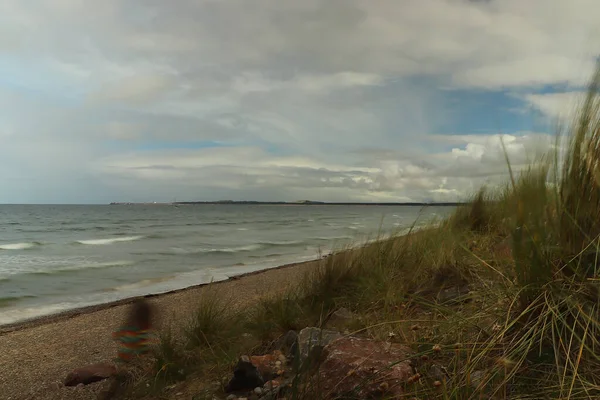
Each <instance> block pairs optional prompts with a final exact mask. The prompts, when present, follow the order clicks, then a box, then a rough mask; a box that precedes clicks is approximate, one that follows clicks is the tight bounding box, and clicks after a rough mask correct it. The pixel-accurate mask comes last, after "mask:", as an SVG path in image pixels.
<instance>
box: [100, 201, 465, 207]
mask: <svg viewBox="0 0 600 400" xmlns="http://www.w3.org/2000/svg"><path fill="white" fill-rule="evenodd" d="M465 204H467V203H464V202H446V203H351V202H347V203H341V202H340V203H338V202H335V203H329V202H320V201H308V200H306V201H297V202H286V201H230V200H223V201H175V202H171V203H159V202H147V203H130V202H113V203H110V205H111V206H149V205H156V206H185V205H269V206H422V207H426V206H433V207H440V206H441V207H456V206H461V205H465Z"/></svg>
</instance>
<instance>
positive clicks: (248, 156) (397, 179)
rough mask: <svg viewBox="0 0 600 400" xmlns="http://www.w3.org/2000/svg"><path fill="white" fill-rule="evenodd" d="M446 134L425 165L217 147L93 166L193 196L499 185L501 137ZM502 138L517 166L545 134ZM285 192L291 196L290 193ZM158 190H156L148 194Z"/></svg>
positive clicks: (382, 194)
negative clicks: (447, 144) (334, 160)
mask: <svg viewBox="0 0 600 400" xmlns="http://www.w3.org/2000/svg"><path fill="white" fill-rule="evenodd" d="M449 139H450V140H449V141H453V142H455V143H456V144H457V145H456V146H455V147H453V148H451V149H450V150H449V151H442V152H437V153H435V154H433V155H430V156H429V157H428V159H429V161H430V162H431V163H430V164H429V165H421V163H419V162H415V161H412V160H410V159H402V158H398V157H397V156H396V155H392V154H390V155H388V156H384V155H381V156H379V157H377V158H374V159H372V160H371V162H368V163H364V162H363V163H361V164H346V165H344V164H331V163H330V162H329V161H328V160H327V158H326V157H312V158H310V157H302V158H299V157H295V156H290V157H282V156H277V155H273V154H269V153H268V152H265V151H264V150H262V149H260V148H258V147H220V148H206V149H200V150H176V151H152V152H134V153H128V154H124V155H122V156H113V157H110V158H107V159H105V160H102V161H101V162H100V163H98V164H97V167H96V168H97V169H98V171H99V172H100V173H101V174H102V175H107V176H109V177H111V178H112V177H117V178H118V181H119V182H129V184H128V185H131V187H135V182H138V183H139V182H141V181H148V182H152V183H153V184H154V185H157V186H158V187H162V185H163V184H165V183H166V184H169V185H170V186H171V187H173V185H175V187H177V188H178V189H177V192H178V193H187V194H188V196H190V197H192V196H194V195H196V194H195V193H197V192H196V189H195V188H207V187H210V188H213V189H214V188H219V189H227V190H235V191H237V192H238V193H242V194H246V195H248V193H253V190H254V189H256V188H261V193H258V194H254V196H256V198H257V199H259V200H267V199H271V197H272V196H273V195H274V194H276V193H278V191H279V190H280V189H281V188H285V189H286V192H285V193H284V194H278V195H279V196H283V198H277V200H294V199H297V198H310V199H315V200H326V201H336V200H342V199H343V196H346V200H355V201H360V200H364V199H367V198H369V199H379V200H380V201H384V199H392V198H396V199H405V200H406V201H423V200H425V201H431V200H438V201H442V200H445V201H455V200H458V199H464V198H465V197H466V196H468V195H470V194H471V193H472V192H473V191H474V190H476V188H477V187H478V186H479V185H481V184H484V183H487V184H491V185H494V184H500V183H503V182H504V181H505V180H506V179H507V177H508V175H507V174H508V169H507V166H506V161H505V158H504V150H503V148H502V145H501V143H500V139H501V138H500V136H494V137H489V136H467V135H465V136H458V135H457V136H455V137H450V138H449ZM502 139H503V140H504V142H505V148H506V151H507V154H508V156H509V158H510V160H511V163H512V166H513V169H514V170H515V171H517V172H518V171H519V170H520V169H521V168H523V167H525V166H526V165H527V163H528V160H532V159H533V157H532V155H535V151H536V150H543V149H544V146H543V143H545V145H546V147H545V149H546V150H547V149H548V147H547V146H548V145H549V144H550V143H551V139H552V138H551V137H550V136H543V135H522V136H512V135H504V137H502ZM382 154H383V153H382ZM421 156H423V157H425V155H421ZM174 180H178V182H179V183H178V184H175V183H174ZM109 182H110V179H109V181H108V182H107V183H109ZM215 193H220V192H219V191H217V192H215ZM292 193H293V194H294V195H295V197H290V195H291V194H292ZM159 196H161V193H160V191H158V190H157V191H156V193H155V194H154V197H159ZM205 197H208V198H211V196H209V195H207V196H205ZM296 197H297V198H296Z"/></svg>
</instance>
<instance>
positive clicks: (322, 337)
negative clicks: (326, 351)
mask: <svg viewBox="0 0 600 400" xmlns="http://www.w3.org/2000/svg"><path fill="white" fill-rule="evenodd" d="M341 338H342V335H341V334H340V333H339V332H336V331H331V330H327V329H319V328H315V327H311V328H304V329H302V330H301V331H300V334H299V335H298V352H299V355H300V361H304V360H306V359H307V358H308V357H309V356H310V355H316V354H320V352H321V351H322V350H323V348H324V347H325V346H327V345H328V344H330V343H332V342H334V341H335V340H337V339H341Z"/></svg>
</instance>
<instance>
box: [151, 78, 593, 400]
mask: <svg viewBox="0 0 600 400" xmlns="http://www.w3.org/2000/svg"><path fill="white" fill-rule="evenodd" d="M599 85H600V68H599V69H598V71H597V72H596V73H595V75H594V76H593V78H592V80H591V83H590V87H589V90H588V94H587V97H586V99H585V101H584V102H583V104H582V106H581V108H580V110H579V111H578V113H577V115H576V116H575V118H574V120H573V123H572V124H570V130H571V131H570V132H568V133H567V134H566V135H565V138H567V139H568V146H567V149H566V152H565V154H564V155H563V154H559V153H558V152H559V151H560V150H558V149H555V150H553V151H555V152H556V153H550V154H545V155H542V156H540V157H538V159H537V160H536V161H534V162H532V163H531V165H530V166H529V168H528V169H526V170H525V171H519V172H517V171H512V169H511V166H510V160H508V159H507V161H508V162H507V168H508V170H509V172H510V180H509V182H507V184H506V185H505V186H504V187H502V188H500V189H494V190H486V189H481V190H480V191H479V192H478V193H476V194H475V195H474V196H473V199H472V201H471V202H470V203H469V204H468V205H466V206H461V207H458V208H457V209H456V211H455V212H454V214H453V215H452V216H450V217H449V218H448V219H446V220H444V221H442V222H441V223H438V224H436V225H435V226H432V227H431V228H428V229H422V230H418V231H416V230H411V231H410V232H409V233H408V234H406V235H403V236H398V237H393V238H391V239H386V240H382V241H378V242H375V243H370V244H367V245H364V246H362V247H360V248H357V249H352V250H350V249H347V251H340V252H337V253H336V254H334V255H332V256H330V257H327V258H326V259H324V260H323V261H322V262H321V265H320V267H319V268H317V269H315V270H314V271H312V272H311V273H309V274H307V275H306V276H305V278H304V279H303V280H302V281H301V282H299V283H298V285H297V286H296V287H294V288H292V289H291V290H290V291H289V293H286V294H285V295H282V296H278V297H266V298H264V299H263V300H262V301H261V302H259V303H258V304H257V305H255V307H254V308H253V309H252V310H242V311H232V310H228V308H227V304H226V303H220V302H219V301H220V300H219V299H218V298H217V297H213V298H211V299H210V300H208V299H203V300H202V301H201V302H200V303H199V305H198V312H197V313H196V315H194V316H190V321H187V322H185V321H184V325H185V327H184V329H183V331H184V333H185V335H184V336H183V339H181V340H180V341H177V340H175V339H173V337H171V336H166V337H165V338H164V340H163V341H162V343H161V347H159V350H158V352H157V355H156V362H157V368H156V370H157V371H158V372H157V375H156V376H161V379H160V381H161V382H166V383H164V384H163V386H161V388H162V387H164V385H166V384H168V383H171V382H173V381H176V380H178V379H183V378H184V377H185V376H188V380H189V379H197V380H205V381H206V380H207V376H208V377H210V379H213V380H214V379H217V380H219V379H221V380H222V379H224V378H223V377H227V376H229V374H230V367H231V364H232V362H233V361H234V360H235V358H236V357H237V356H239V355H240V354H242V353H252V352H256V353H260V352H264V351H266V350H267V349H268V344H269V343H270V342H271V341H273V340H275V339H276V338H277V337H279V336H280V335H282V334H283V333H285V332H286V331H288V330H299V329H301V328H303V327H306V326H326V327H331V328H337V329H339V330H340V331H346V332H352V333H355V334H359V335H363V336H366V337H371V338H373V339H377V340H394V341H396V342H400V343H403V344H405V345H407V346H409V347H411V348H412V350H413V351H414V359H413V361H414V364H415V368H416V369H417V371H418V372H419V374H420V376H421V378H420V379H418V380H414V381H412V382H411V383H407V384H406V387H405V388H404V389H405V391H406V393H407V398H421V399H425V398H427V399H436V398H439V399H456V400H459V399H481V398H485V399H488V398H520V399H540V398H561V399H563V398H564V399H567V398H570V399H580V398H581V399H583V398H598V397H600V352H599V350H600V341H599V338H600V311H599V308H600V291H599V281H600V278H599V277H598V269H599V266H598V260H599V259H600V252H599V251H598V249H599V247H600V100H599V98H598V86H599ZM455 292H457V293H459V296H455V295H453V293H455ZM340 308H345V309H347V310H350V311H351V312H352V313H354V315H355V318H353V319H352V320H349V321H344V322H343V323H340V322H339V321H335V319H332V318H331V316H332V315H333V313H334V312H335V311H336V310H339V309H340ZM207 371H208V372H211V373H208V372H207ZM440 371H442V372H443V373H440ZM188 372H189V373H190V374H191V376H192V377H194V376H195V377H196V378H190V376H189V374H188ZM161 374H162V375H161ZM305 378H306V377H305ZM155 381H157V380H156V379H155ZM309 386H310V385H305V384H302V385H300V386H295V387H294V390H293V391H292V393H291V394H288V397H287V398H288V399H301V398H311V399H320V398H328V397H327V395H328V394H327V393H320V392H319V391H318V390H317V389H315V387H318V386H313V388H312V389H309ZM300 387H301V388H300Z"/></svg>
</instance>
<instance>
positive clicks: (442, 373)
mask: <svg viewBox="0 0 600 400" xmlns="http://www.w3.org/2000/svg"><path fill="white" fill-rule="evenodd" d="M429 375H430V376H431V379H433V380H434V381H440V382H444V380H448V378H449V376H448V372H447V371H446V368H444V367H442V366H441V365H437V364H433V365H432V366H431V368H430V369H429Z"/></svg>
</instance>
